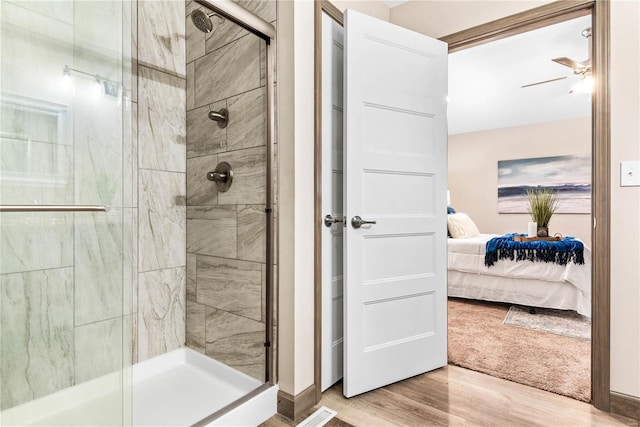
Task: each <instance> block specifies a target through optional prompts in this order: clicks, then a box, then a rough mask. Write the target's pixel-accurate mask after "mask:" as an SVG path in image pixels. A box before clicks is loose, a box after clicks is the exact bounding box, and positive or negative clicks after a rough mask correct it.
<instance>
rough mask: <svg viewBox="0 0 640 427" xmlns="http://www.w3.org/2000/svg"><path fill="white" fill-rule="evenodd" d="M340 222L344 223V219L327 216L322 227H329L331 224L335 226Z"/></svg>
mask: <svg viewBox="0 0 640 427" xmlns="http://www.w3.org/2000/svg"><path fill="white" fill-rule="evenodd" d="M340 222H344V218H342V217H339V218H334V217H332V216H331V215H327V216H325V217H324V225H326V226H327V227H331V226H332V225H333V224H337V223H340Z"/></svg>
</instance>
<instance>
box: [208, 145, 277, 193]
mask: <svg viewBox="0 0 640 427" xmlns="http://www.w3.org/2000/svg"><path fill="white" fill-rule="evenodd" d="M218 161H219V162H228V163H229V164H230V165H231V167H232V169H233V184H232V185H231V188H230V189H229V191H227V192H226V193H219V194H218V203H219V204H221V205H228V204H233V205H235V204H252V205H253V204H256V205H257V204H264V203H265V194H266V148H265V147H257V148H247V149H244V150H238V151H231V152H228V153H220V154H218Z"/></svg>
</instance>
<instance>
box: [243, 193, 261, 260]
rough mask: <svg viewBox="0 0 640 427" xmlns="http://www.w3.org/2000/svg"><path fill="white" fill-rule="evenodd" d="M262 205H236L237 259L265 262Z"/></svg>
mask: <svg viewBox="0 0 640 427" xmlns="http://www.w3.org/2000/svg"><path fill="white" fill-rule="evenodd" d="M266 219H267V218H266V214H265V212H264V205H238V258H239V259H243V260H248V261H257V262H266V260H265V257H266V255H265V254H266Z"/></svg>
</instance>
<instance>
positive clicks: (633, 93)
mask: <svg viewBox="0 0 640 427" xmlns="http://www.w3.org/2000/svg"><path fill="white" fill-rule="evenodd" d="M543 3H549V2H538V1H526V0H523V1H490V2H489V1H446V2H443V1H411V2H409V3H406V4H405V5H402V6H399V7H397V8H394V9H392V10H391V14H390V21H391V22H392V23H394V24H397V25H401V26H405V27H408V28H411V29H414V30H416V31H419V32H421V33H424V34H427V35H430V36H432V37H440V36H443V35H446V34H451V33H453V32H457V31H460V30H462V29H465V28H468V27H471V26H475V25H479V24H482V23H485V22H488V21H491V20H494V19H498V18H501V17H505V16H508V15H511V14H513V13H515V12H520V11H523V10H526V9H531V8H533V7H536V6H539V5H541V4H543ZM639 27H640V2H637V1H626V0H613V1H611V50H610V54H611V76H610V81H611V116H612V128H611V140H612V147H611V225H612V228H611V270H612V271H611V390H612V391H616V392H619V393H624V394H627V395H630V396H636V397H640V310H638V307H640V263H639V262H638V260H640V245H639V244H638V241H640V187H624V188H621V187H620V161H622V160H640V142H639V141H640V130H639V124H638V117H640V89H639V88H638V75H640V71H639V65H638V62H639V56H640V34H639V30H638V28H639Z"/></svg>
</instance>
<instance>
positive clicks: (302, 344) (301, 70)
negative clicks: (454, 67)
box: [277, 0, 388, 396]
mask: <svg viewBox="0 0 640 427" xmlns="http://www.w3.org/2000/svg"><path fill="white" fill-rule="evenodd" d="M338 3H339V4H337V7H338V8H340V9H341V10H343V9H344V8H345V7H349V8H352V9H354V10H358V11H360V12H363V13H366V14H369V15H372V16H375V17H377V18H380V19H385V20H386V19H388V8H387V7H386V6H385V5H384V4H383V3H382V2H380V1H353V0H352V1H341V2H338ZM383 8H384V9H383ZM385 10H386V12H385ZM277 20H278V38H277V52H278V53H277V55H278V68H277V82H278V85H277V99H278V108H279V110H278V114H279V117H278V126H277V129H278V138H277V141H278V146H279V147H278V159H279V168H278V183H279V191H280V195H279V201H278V203H279V213H280V218H279V220H278V225H279V230H278V239H279V254H278V255H279V257H278V259H279V262H280V265H279V277H278V279H279V285H278V286H279V291H278V294H279V301H278V302H279V307H278V312H279V318H278V333H279V335H278V346H279V347H278V352H279V361H278V368H279V383H280V389H281V390H282V391H284V392H286V393H289V394H291V395H294V396H295V395H297V394H299V393H300V392H302V391H304V390H305V389H306V388H307V387H309V386H310V385H312V384H313V380H314V378H313V374H314V372H313V369H314V366H313V359H314V358H313V356H314V328H313V327H314V323H313V321H314V286H313V285H314V284H313V279H314V275H313V268H314V263H313V261H314V258H313V256H314V255H313V254H314V240H313V239H314V230H313V225H314V211H313V209H314V186H313V160H314V159H313V154H314V153H313V140H314V132H313V127H314V122H313V120H314V86H313V76H314V3H313V2H312V1H308V0H305V1H295V2H293V1H282V2H279V3H278V18H277Z"/></svg>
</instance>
